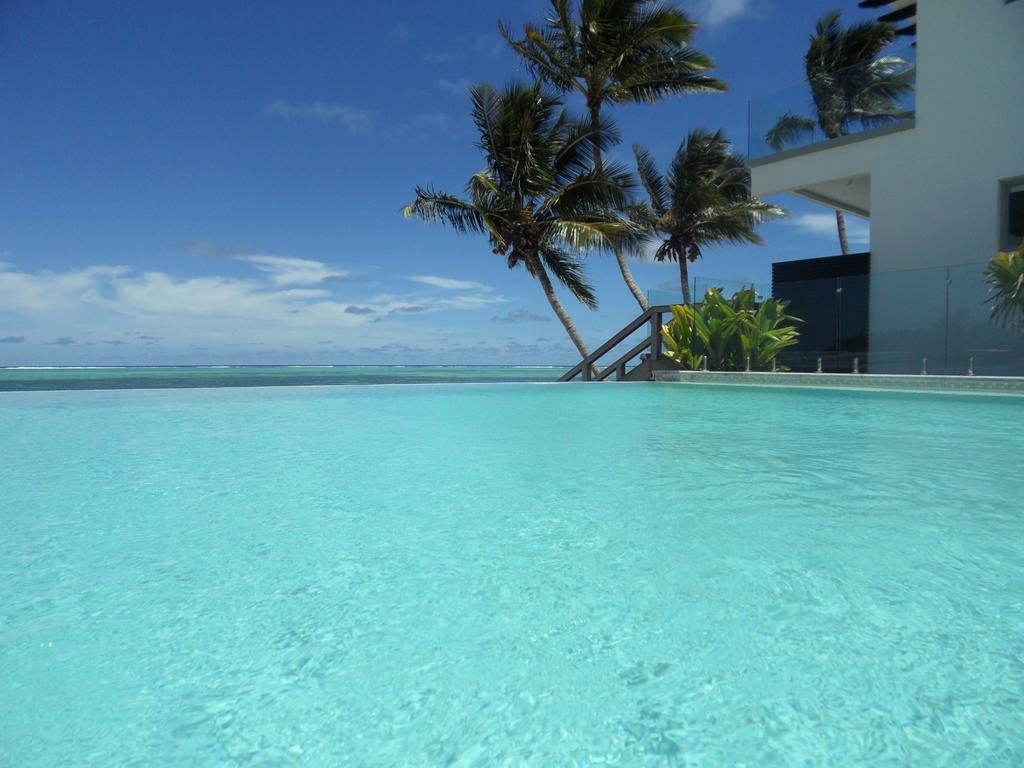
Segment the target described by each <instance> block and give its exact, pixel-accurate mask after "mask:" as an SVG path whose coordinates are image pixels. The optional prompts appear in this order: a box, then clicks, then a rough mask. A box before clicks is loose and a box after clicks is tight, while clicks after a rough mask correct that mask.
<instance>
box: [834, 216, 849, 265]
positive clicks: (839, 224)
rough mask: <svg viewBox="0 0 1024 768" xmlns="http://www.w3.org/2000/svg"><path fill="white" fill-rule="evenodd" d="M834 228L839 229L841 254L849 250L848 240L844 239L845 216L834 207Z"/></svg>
mask: <svg viewBox="0 0 1024 768" xmlns="http://www.w3.org/2000/svg"><path fill="white" fill-rule="evenodd" d="M836 228H837V229H838V230H839V250H841V251H842V252H843V256H845V255H846V254H848V253H849V252H850V241H849V240H847V239H846V216H845V215H844V214H843V212H842V211H840V210H839V209H838V208H836Z"/></svg>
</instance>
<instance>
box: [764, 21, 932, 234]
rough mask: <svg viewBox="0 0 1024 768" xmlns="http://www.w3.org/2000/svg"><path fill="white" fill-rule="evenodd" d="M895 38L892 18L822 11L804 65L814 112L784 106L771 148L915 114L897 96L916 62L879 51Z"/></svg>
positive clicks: (841, 220) (839, 224) (840, 218)
mask: <svg viewBox="0 0 1024 768" xmlns="http://www.w3.org/2000/svg"><path fill="white" fill-rule="evenodd" d="M895 39H896V28H895V27H894V26H893V25H891V24H886V23H883V22H877V21H865V22H861V23H859V24H854V25H851V26H849V27H845V28H844V27H843V23H842V13H841V12H840V11H831V12H829V13H826V14H825V15H824V16H822V17H821V18H820V19H819V20H818V23H817V25H816V26H815V29H814V34H813V35H811V38H810V45H809V46H808V48H807V55H806V56H805V57H804V65H805V70H806V74H807V84H808V87H809V88H810V91H811V100H812V102H813V109H814V117H813V118H812V117H805V116H803V115H797V114H794V113H792V112H787V113H786V114H784V115H782V117H780V118H779V120H778V122H777V123H776V124H775V125H774V126H773V127H772V128H771V130H769V131H768V134H767V135H766V136H765V140H766V141H767V142H768V144H769V146H771V147H772V148H773V149H775V150H780V149H782V148H783V147H785V146H786V145H787V144H793V143H796V142H798V141H801V140H802V139H804V138H806V137H809V136H813V135H814V132H815V130H820V131H821V132H822V133H823V134H824V135H825V138H828V139H836V138H839V137H840V136H845V135H846V134H847V133H849V131H850V128H851V127H852V126H853V125H855V124H859V125H861V126H862V127H864V128H873V127H876V126H879V125H884V124H886V123H891V122H893V121H895V120H902V119H904V118H907V117H912V116H913V114H914V113H913V111H911V110H907V109H905V108H904V107H903V105H902V104H901V102H900V97H901V96H903V95H905V94H907V93H909V92H910V91H913V90H914V74H915V73H914V67H913V66H912V65H911V64H910V63H909V62H907V61H906V60H905V59H903V58H901V57H899V56H883V55H882V53H883V51H884V50H885V49H886V48H887V47H888V46H889V45H891V44H892V42H893V41H894V40H895ZM836 228H837V230H838V232H839V246H840V249H841V250H842V252H843V253H844V254H847V253H849V252H850V243H849V240H848V239H847V236H846V217H845V215H844V214H843V212H842V211H840V210H839V209H838V208H837V209H836Z"/></svg>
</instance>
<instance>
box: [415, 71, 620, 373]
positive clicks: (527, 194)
mask: <svg viewBox="0 0 1024 768" xmlns="http://www.w3.org/2000/svg"><path fill="white" fill-rule="evenodd" d="M470 95H471V98H472V103H473V119H474V121H475V123H476V127H477V130H478V131H479V133H480V141H479V145H478V146H479V147H480V149H481V150H482V151H483V154H484V157H485V158H486V167H485V168H484V169H483V170H481V171H479V172H478V173H476V174H474V175H473V176H472V177H471V178H470V179H469V182H468V184H467V190H466V191H467V197H466V198H465V199H463V198H460V197H457V196H455V195H450V194H447V193H445V192H439V191H435V190H434V189H433V188H430V187H427V188H423V187H417V188H416V200H415V201H413V202H412V203H411V204H410V205H408V206H406V208H405V209H404V214H405V215H406V216H407V217H410V216H415V217H418V218H420V219H423V220H425V221H432V222H433V221H440V222H442V223H446V224H448V225H450V226H451V227H452V228H453V229H455V231H456V232H459V233H469V232H472V233H478V234H483V235H486V236H487V238H488V239H489V241H490V244H491V248H492V251H493V253H495V254H500V255H502V256H505V257H506V259H507V263H508V267H509V269H515V268H516V267H519V266H522V267H525V269H526V271H527V272H528V273H529V274H530V275H531V276H532V277H534V278H535V279H536V280H537V281H538V282H539V283H540V284H541V287H542V288H543V290H544V295H545V296H546V297H547V300H548V303H549V304H550V305H551V308H552V309H553V310H554V312H555V314H556V315H557V316H558V319H559V320H560V321H561V322H562V325H563V326H565V330H566V333H568V334H569V338H570V339H572V342H573V344H575V345H576V349H578V350H579V352H580V354H581V355H582V356H583V357H587V356H588V355H589V354H590V352H589V350H588V349H587V345H586V344H585V343H584V341H583V339H582V337H581V336H580V334H579V331H577V329H576V325H575V324H574V323H573V321H572V318H571V317H570V315H569V313H568V311H566V309H565V307H564V306H563V304H562V302H561V300H560V299H559V298H558V294H557V293H556V292H555V288H554V286H553V285H552V283H551V279H550V277H549V274H548V273H549V272H550V274H551V275H553V276H554V277H555V279H557V280H558V281H559V282H560V283H562V285H564V286H565V287H566V288H567V289H568V290H569V292H570V293H572V295H573V296H575V297H576V298H577V299H579V300H580V301H581V302H583V304H585V305H586V306H587V307H589V308H590V309H596V308H597V297H596V296H595V295H594V291H593V288H592V287H591V285H590V283H589V282H588V281H587V278H586V274H585V272H584V269H583V265H582V263H581V261H580V259H579V256H580V254H581V253H583V252H584V251H586V250H589V249H592V248H605V247H609V246H612V245H620V246H622V245H625V244H626V241H628V240H630V239H631V238H632V237H633V235H634V233H635V230H636V228H635V226H634V225H633V224H632V223H631V222H629V221H628V220H627V219H624V218H623V217H621V216H619V215H618V214H617V213H615V211H617V210H619V209H621V208H622V207H624V206H625V205H626V203H627V200H628V196H629V189H630V185H631V184H632V178H631V174H630V173H629V171H628V169H627V168H625V167H624V166H606V167H605V168H604V170H603V171H602V172H600V173H598V172H597V171H596V170H595V169H594V166H593V156H594V152H595V151H596V149H597V148H598V147H602V146H604V145H606V144H607V143H608V142H609V141H611V140H612V137H610V136H609V135H608V134H606V133H605V132H602V131H601V130H600V129H598V128H595V127H594V126H592V125H591V124H590V123H589V121H581V120H575V119H572V118H571V117H569V116H568V114H567V113H566V112H565V111H564V110H563V109H562V103H561V100H560V99H559V98H557V97H555V96H552V95H549V94H546V93H545V92H544V90H543V89H542V87H541V86H540V84H536V85H532V86H529V85H522V84H512V85H509V86H507V87H506V88H505V89H503V90H501V91H498V90H496V89H495V88H494V87H493V86H491V85H488V84H484V85H477V86H474V87H473V88H472V89H470Z"/></svg>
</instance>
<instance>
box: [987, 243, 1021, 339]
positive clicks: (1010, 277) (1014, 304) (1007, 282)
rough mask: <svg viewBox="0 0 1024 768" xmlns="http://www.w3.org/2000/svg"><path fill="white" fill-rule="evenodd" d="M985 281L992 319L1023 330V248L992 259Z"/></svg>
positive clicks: (1002, 253) (1003, 253)
mask: <svg viewBox="0 0 1024 768" xmlns="http://www.w3.org/2000/svg"><path fill="white" fill-rule="evenodd" d="M985 280H986V282H987V283H988V285H989V288H990V289H991V291H992V298H991V302H992V317H993V318H994V319H996V320H998V321H1000V322H1001V323H1002V324H1003V325H1010V326H1015V327H1017V328H1021V329H1022V330H1024V248H1021V249H1020V250H1019V251H1010V252H1009V253H1007V252H1001V253H1000V254H999V255H998V256H996V257H995V258H994V259H992V261H990V262H989V263H988V268H987V269H986V270H985Z"/></svg>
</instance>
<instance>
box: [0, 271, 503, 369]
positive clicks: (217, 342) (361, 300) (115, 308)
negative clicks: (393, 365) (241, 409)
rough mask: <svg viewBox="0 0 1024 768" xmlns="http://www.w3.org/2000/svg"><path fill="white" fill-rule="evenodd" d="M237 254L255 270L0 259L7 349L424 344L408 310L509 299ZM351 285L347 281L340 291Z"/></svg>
mask: <svg viewBox="0 0 1024 768" xmlns="http://www.w3.org/2000/svg"><path fill="white" fill-rule="evenodd" d="M241 260H242V261H245V262H247V263H249V264H251V265H252V266H254V267H256V270H257V271H256V272H255V273H254V277H251V278H250V277H228V276H203V277H178V276H174V275H170V274H167V273H165V272H158V271H143V272H140V271H138V270H134V269H132V268H131V267H127V266H102V265H101V266H89V267H84V268H79V269H70V270H67V271H64V272H54V271H50V270H40V271H37V272H29V271H19V270H17V269H15V268H13V267H9V266H8V267H6V268H0V314H2V316H3V318H4V321H5V322H4V326H5V330H6V331H7V332H8V333H12V332H16V336H15V335H11V336H7V335H6V334H5V335H4V336H3V338H4V339H5V341H6V342H8V343H9V346H7V347H6V348H7V349H13V348H14V341H13V340H14V339H15V338H18V339H19V340H20V339H21V337H24V341H19V343H17V345H16V346H17V348H18V349H19V350H22V349H25V350H26V355H35V358H31V359H34V360H35V361H36V362H42V364H49V363H46V362H45V361H46V360H50V359H53V358H52V355H54V354H57V352H56V350H58V349H60V348H62V347H63V348H65V349H67V350H79V351H80V352H76V353H75V354H91V353H86V352H85V351H84V350H85V349H86V348H87V347H96V348H97V349H99V348H101V347H104V348H106V349H107V350H108V352H107V353H106V354H108V355H109V354H110V353H111V351H112V347H113V346H114V345H112V344H111V341H110V340H111V339H123V340H124V344H119V345H116V348H117V350H118V352H117V354H118V355H119V359H121V360H130V359H132V358H131V355H133V354H135V355H137V354H142V351H141V350H143V348H144V347H145V348H146V349H148V350H157V351H159V353H160V354H163V355H165V356H168V355H172V354H174V350H178V353H177V354H179V355H180V354H183V353H182V352H181V350H188V349H200V348H201V347H203V348H205V349H207V350H215V351H217V350H219V352H217V354H219V355H221V357H222V358H223V357H224V355H225V354H228V353H226V352H225V350H228V349H231V348H237V347H239V346H244V345H250V346H262V347H265V348H267V349H270V348H271V346H272V345H277V346H278V349H280V348H282V347H284V348H292V346H294V348H296V349H298V348H301V347H306V348H311V347H313V346H315V344H316V340H317V339H323V338H324V337H325V334H330V335H331V336H332V337H334V338H335V339H336V341H337V342H338V343H339V344H342V345H344V344H348V345H354V346H358V345H365V344H377V345H380V344H388V343H392V342H397V341H400V340H401V341H403V342H404V341H408V340H409V339H412V340H414V341H416V342H417V343H425V344H428V345H429V344H432V343H434V341H435V340H436V339H435V337H434V335H433V333H432V330H431V326H430V325H429V324H425V323H424V322H423V320H422V319H421V320H418V321H417V322H416V323H411V322H410V321H411V319H412V316H413V315H415V316H416V317H418V318H422V317H423V316H424V315H429V314H433V313H437V312H441V311H449V310H488V309H493V305H494V304H499V303H503V302H505V301H506V299H504V298H503V297H501V296H498V295H495V294H494V293H492V292H490V289H489V288H487V287H486V286H482V285H481V284H479V283H472V282H469V281H445V286H444V287H445V288H447V289H448V290H450V291H451V293H449V294H446V295H445V296H444V297H443V298H440V299H438V298H436V297H430V296H429V295H424V293H423V292H418V293H417V292H413V293H403V294H386V293H381V294H377V295H374V296H365V295H364V296H359V297H358V299H355V298H349V297H346V298H345V299H342V298H341V297H340V296H337V295H335V294H334V293H333V291H332V290H331V289H332V287H333V286H332V285H331V284H330V282H325V280H327V279H328V278H330V277H335V276H339V275H343V274H345V271H343V270H336V269H332V268H330V267H328V266H327V265H325V264H323V263H322V262H318V261H313V260H307V259H292V258H285V257H274V256H246V257H241ZM424 277H427V278H430V277H431V276H424ZM441 280H442V281H444V280H445V279H444V278H441ZM425 284H427V285H430V283H429V282H427V283H425ZM351 288H352V285H351V284H346V286H345V289H346V291H348V290H350V289H351ZM55 339H56V340H57V341H54V340H55ZM69 339H70V340H73V343H72V341H69ZM32 349H35V350H39V351H37V352H32V351H31V350H32ZM42 350H48V351H46V352H43V351H42ZM133 350H136V351H133ZM61 354H63V353H61ZM146 354H152V352H147V353H146ZM211 354H212V353H211ZM26 359H30V358H28V357H26ZM60 359H65V358H60ZM174 359H181V358H180V357H178V358H174Z"/></svg>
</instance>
